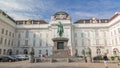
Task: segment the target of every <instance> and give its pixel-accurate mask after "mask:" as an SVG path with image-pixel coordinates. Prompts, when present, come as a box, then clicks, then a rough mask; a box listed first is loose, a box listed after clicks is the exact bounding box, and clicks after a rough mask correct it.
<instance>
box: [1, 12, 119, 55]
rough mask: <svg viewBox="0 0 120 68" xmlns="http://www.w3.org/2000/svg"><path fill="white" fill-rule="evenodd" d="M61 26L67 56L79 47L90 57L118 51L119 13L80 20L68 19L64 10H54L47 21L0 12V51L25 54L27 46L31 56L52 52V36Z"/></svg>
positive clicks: (79, 49)
mask: <svg viewBox="0 0 120 68" xmlns="http://www.w3.org/2000/svg"><path fill="white" fill-rule="evenodd" d="M58 22H61V23H62V24H63V27H64V34H63V37H65V38H68V39H69V41H68V44H67V46H68V47H69V49H70V52H71V55H75V53H77V54H78V55H79V56H82V55H83V54H82V51H83V50H90V51H91V55H92V56H97V55H100V54H103V53H104V52H108V56H113V55H119V52H120V42H119V41H120V13H119V12H118V13H116V14H115V15H114V16H113V17H111V18H110V19H97V18H91V19H80V20H78V21H76V22H72V21H71V17H70V15H69V14H68V13H66V12H62V11H60V12H57V13H55V14H54V15H53V16H52V17H51V21H49V22H46V21H44V20H32V19H28V20H17V21H15V20H13V19H12V18H11V17H10V16H8V15H7V14H6V13H5V12H3V11H2V10H1V11H0V54H1V55H3V54H28V52H29V49H30V48H31V47H33V48H34V50H35V56H36V57H38V56H40V54H45V55H48V56H50V55H52V48H53V46H54V44H53V41H52V39H53V38H56V37H58V34H57V28H58V27H57V24H58Z"/></svg>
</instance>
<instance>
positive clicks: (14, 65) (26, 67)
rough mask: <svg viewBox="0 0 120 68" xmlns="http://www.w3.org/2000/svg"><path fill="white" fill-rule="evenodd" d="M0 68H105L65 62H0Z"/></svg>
mask: <svg viewBox="0 0 120 68" xmlns="http://www.w3.org/2000/svg"><path fill="white" fill-rule="evenodd" d="M108 66H109V68H120V66H118V65H117V64H115V63H114V64H112V63H109V64H108ZM0 68H105V67H104V64H103V63H81V62H74V63H67V62H56V63H49V62H44V63H29V62H28V61H19V62H0Z"/></svg>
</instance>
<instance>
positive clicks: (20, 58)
mask: <svg viewBox="0 0 120 68" xmlns="http://www.w3.org/2000/svg"><path fill="white" fill-rule="evenodd" d="M14 57H16V58H17V59H18V60H27V59H29V57H28V56H27V55H14Z"/></svg>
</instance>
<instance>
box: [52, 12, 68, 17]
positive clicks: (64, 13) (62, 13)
mask: <svg viewBox="0 0 120 68" xmlns="http://www.w3.org/2000/svg"><path fill="white" fill-rule="evenodd" d="M55 15H69V14H68V13H66V12H64V11H59V12H57V13H55V14H54V16H55Z"/></svg>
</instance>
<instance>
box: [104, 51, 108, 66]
mask: <svg viewBox="0 0 120 68" xmlns="http://www.w3.org/2000/svg"><path fill="white" fill-rule="evenodd" d="M103 60H104V65H105V68H108V65H107V62H108V57H107V54H106V53H105V54H104V56H103Z"/></svg>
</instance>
